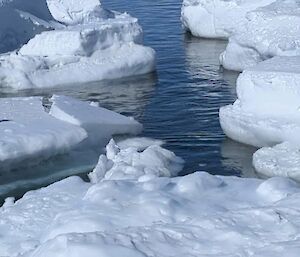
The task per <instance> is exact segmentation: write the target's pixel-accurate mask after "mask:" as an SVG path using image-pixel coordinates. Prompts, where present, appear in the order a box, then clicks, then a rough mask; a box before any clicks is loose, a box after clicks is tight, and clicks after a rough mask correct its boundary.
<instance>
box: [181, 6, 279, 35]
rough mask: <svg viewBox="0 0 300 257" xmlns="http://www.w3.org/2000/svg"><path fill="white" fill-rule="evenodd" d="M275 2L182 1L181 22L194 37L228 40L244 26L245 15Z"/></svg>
mask: <svg viewBox="0 0 300 257" xmlns="http://www.w3.org/2000/svg"><path fill="white" fill-rule="evenodd" d="M274 1H275V0H184V1H183V5H182V11H181V20H182V23H183V25H184V27H185V28H186V29H187V30H189V31H190V32H191V33H192V34H193V35H194V36H197V37H206V38H228V37H229V36H231V35H232V34H233V33H234V32H235V31H236V30H237V29H238V28H239V27H243V26H245V24H246V22H247V19H246V14H247V13H248V12H249V11H252V10H255V9H256V8H258V7H262V6H265V5H268V4H270V3H272V2H274Z"/></svg>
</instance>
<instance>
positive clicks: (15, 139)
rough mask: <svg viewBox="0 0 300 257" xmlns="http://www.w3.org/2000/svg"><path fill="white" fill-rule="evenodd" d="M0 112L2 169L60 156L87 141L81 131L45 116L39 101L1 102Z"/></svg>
mask: <svg viewBox="0 0 300 257" xmlns="http://www.w3.org/2000/svg"><path fill="white" fill-rule="evenodd" d="M0 109H1V120H0V130H1V133H0V163H1V169H5V168H6V166H8V167H9V166H10V165H12V164H14V165H15V164H16V163H20V162H21V161H23V160H24V159H32V158H37V157H39V158H48V157H49V156H52V155H55V154H59V153H63V152H65V151H68V150H70V148H71V147H73V146H74V145H77V144H78V143H80V142H81V141H82V140H84V139H85V138H86V137H87V133H86V131H85V130H84V129H83V128H81V127H79V126H74V125H72V124H70V123H67V122H63V121H61V120H58V119H55V118H54V117H52V116H51V115H49V114H48V113H47V112H45V110H44V107H43V105H42V99H41V98H40V97H25V98H2V99H0Z"/></svg>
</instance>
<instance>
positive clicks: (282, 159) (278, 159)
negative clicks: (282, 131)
mask: <svg viewBox="0 0 300 257" xmlns="http://www.w3.org/2000/svg"><path fill="white" fill-rule="evenodd" d="M299 164H300V148H299V146H297V145H295V144H293V143H290V142H285V143H282V144H279V145H276V146H274V147H264V148H261V149H259V150H258V151H257V152H256V153H255V154H254V155H253V165H254V167H255V169H256V171H257V172H259V173H261V174H263V175H266V176H269V177H271V176H284V177H289V178H293V179H295V180H297V181H300V166H299Z"/></svg>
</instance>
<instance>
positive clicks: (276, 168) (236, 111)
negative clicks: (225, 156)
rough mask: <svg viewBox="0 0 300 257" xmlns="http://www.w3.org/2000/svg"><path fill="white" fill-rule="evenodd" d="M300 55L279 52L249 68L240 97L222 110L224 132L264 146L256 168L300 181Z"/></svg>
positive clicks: (240, 84)
mask: <svg viewBox="0 0 300 257" xmlns="http://www.w3.org/2000/svg"><path fill="white" fill-rule="evenodd" d="M299 81H300V57H299V56H294V57H289V56H277V57H273V58H271V59H269V60H266V61H263V62H261V63H259V64H257V65H255V66H252V67H251V68H248V69H246V70H245V71H244V72H243V73H242V74H241V75H240V76H239V78H238V80H237V95H238V100H236V102H235V103H234V104H233V105H229V106H225V107H222V108H221V109H220V123H221V126H222V128H223V130H224V132H225V134H226V135H227V136H228V137H230V138H232V139H234V140H236V141H239V142H241V143H245V144H249V145H253V146H256V147H264V148H262V149H260V150H258V151H257V152H256V153H255V154H254V156H253V164H254V167H255V169H256V171H257V172H259V173H261V174H264V175H267V176H286V177H291V178H293V179H297V180H299V178H300V172H299V171H298V163H299V161H300V156H299V154H298V149H299V146H300V139H299V133H300V116H299V106H300V103H299V96H300V84H299Z"/></svg>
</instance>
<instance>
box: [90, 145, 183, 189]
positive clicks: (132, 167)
mask: <svg viewBox="0 0 300 257" xmlns="http://www.w3.org/2000/svg"><path fill="white" fill-rule="evenodd" d="M183 163H184V162H183V160H182V159H181V158H179V157H177V156H176V155H175V154H174V153H173V152H171V151H168V150H166V149H164V148H162V147H161V146H160V145H158V144H157V141H152V142H151V141H145V140H142V141H141V140H140V139H129V140H126V142H125V143H122V142H121V143H120V146H118V145H116V143H115V142H114V140H111V141H110V142H109V144H108V145H107V146H106V156H105V155H101V156H100V158H99V162H98V164H97V166H96V167H95V169H94V171H93V172H91V173H90V174H89V177H90V179H91V181H92V182H93V183H98V182H99V181H101V180H102V179H105V180H116V179H118V180H120V179H138V178H141V179H143V180H145V179H149V178H153V177H171V176H176V175H177V174H178V173H179V172H180V171H181V170H182V168H183Z"/></svg>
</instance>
